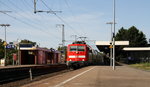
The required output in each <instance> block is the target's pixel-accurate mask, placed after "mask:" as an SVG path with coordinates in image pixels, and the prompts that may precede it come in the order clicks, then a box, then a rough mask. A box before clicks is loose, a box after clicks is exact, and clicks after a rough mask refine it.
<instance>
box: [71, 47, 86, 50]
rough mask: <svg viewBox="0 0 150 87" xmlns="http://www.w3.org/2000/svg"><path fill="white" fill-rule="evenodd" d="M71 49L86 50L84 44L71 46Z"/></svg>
mask: <svg viewBox="0 0 150 87" xmlns="http://www.w3.org/2000/svg"><path fill="white" fill-rule="evenodd" d="M70 51H85V47H84V46H70Z"/></svg>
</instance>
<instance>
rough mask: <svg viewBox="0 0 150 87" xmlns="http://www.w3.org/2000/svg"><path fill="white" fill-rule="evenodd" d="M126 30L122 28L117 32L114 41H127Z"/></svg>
mask: <svg viewBox="0 0 150 87" xmlns="http://www.w3.org/2000/svg"><path fill="white" fill-rule="evenodd" d="M127 32H128V31H127V29H124V28H123V27H122V28H121V29H120V30H119V31H118V33H117V34H116V38H115V39H116V40H123V41H127V40H128V38H127V36H128V35H127V34H128V33H127Z"/></svg>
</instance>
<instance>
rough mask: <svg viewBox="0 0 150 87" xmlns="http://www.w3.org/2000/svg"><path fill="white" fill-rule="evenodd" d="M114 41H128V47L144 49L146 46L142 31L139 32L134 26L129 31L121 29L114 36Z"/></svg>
mask: <svg viewBox="0 0 150 87" xmlns="http://www.w3.org/2000/svg"><path fill="white" fill-rule="evenodd" d="M115 38H116V40H118V41H119V40H122V41H129V43H130V45H129V46H130V47H145V46H147V40H146V36H145V34H144V33H143V32H142V31H139V30H138V29H137V28H136V27H135V26H132V27H130V28H129V29H124V28H123V27H122V28H121V29H120V30H119V31H118V33H117V34H116V37H115Z"/></svg>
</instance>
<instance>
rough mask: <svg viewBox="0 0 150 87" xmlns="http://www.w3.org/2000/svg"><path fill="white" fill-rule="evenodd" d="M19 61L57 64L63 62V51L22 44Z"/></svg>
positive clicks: (21, 63)
mask: <svg viewBox="0 0 150 87" xmlns="http://www.w3.org/2000/svg"><path fill="white" fill-rule="evenodd" d="M18 50H19V55H18V63H19V64H20V65H28V64H35V65H36V64H38V65H41V64H56V63H60V62H61V52H60V51H57V50H54V49H47V48H41V47H36V46H30V45H29V46H24V44H23V45H20V48H19V49H18Z"/></svg>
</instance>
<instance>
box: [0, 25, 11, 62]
mask: <svg viewBox="0 0 150 87" xmlns="http://www.w3.org/2000/svg"><path fill="white" fill-rule="evenodd" d="M0 26H2V27H5V42H4V50H5V51H4V59H5V62H6V55H7V51H6V46H7V41H6V27H9V26H10V24H0ZM5 65H6V63H5Z"/></svg>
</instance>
